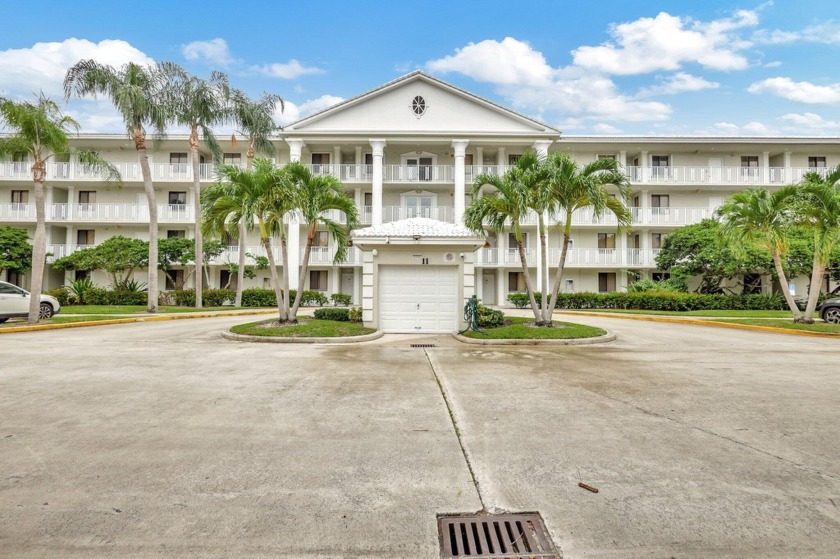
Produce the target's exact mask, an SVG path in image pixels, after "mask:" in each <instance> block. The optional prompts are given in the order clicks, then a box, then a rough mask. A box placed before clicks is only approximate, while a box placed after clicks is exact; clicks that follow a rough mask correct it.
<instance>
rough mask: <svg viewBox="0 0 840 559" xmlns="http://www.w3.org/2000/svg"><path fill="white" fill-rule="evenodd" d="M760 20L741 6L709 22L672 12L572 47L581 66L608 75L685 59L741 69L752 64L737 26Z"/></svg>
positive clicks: (666, 66) (677, 64) (672, 66)
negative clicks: (601, 40) (598, 42)
mask: <svg viewBox="0 0 840 559" xmlns="http://www.w3.org/2000/svg"><path fill="white" fill-rule="evenodd" d="M757 24H758V14H757V12H756V11H750V10H738V11H736V12H735V13H734V14H733V16H732V17H729V18H722V19H717V20H713V21H710V22H701V21H694V20H691V19H690V18H681V17H678V16H672V15H670V14H668V13H666V12H661V13H659V14H658V15H657V16H656V17H654V18H650V17H643V18H640V19H637V20H635V21H631V22H628V23H621V24H618V25H613V26H612V27H611V28H610V35H611V36H612V38H613V41H614V42H607V43H603V44H601V45H599V46H597V47H592V46H582V47H579V48H577V49H575V50H574V51H572V55H573V56H574V63H575V64H576V65H578V66H581V67H584V68H589V69H592V70H597V71H601V72H605V73H607V74H616V75H631V74H644V73H648V72H655V71H659V70H678V69H679V68H681V66H682V64H684V63H697V64H700V65H701V66H704V67H706V68H710V69H713V70H742V69H744V68H746V67H747V66H748V65H749V62H748V61H747V59H746V57H744V56H743V55H741V54H739V51H741V50H744V49H746V48H748V47H749V46H750V45H751V43H750V42H749V41H746V40H744V39H742V38H741V37H740V36H739V34H738V31H739V30H741V29H743V28H746V27H753V26H755V25H757Z"/></svg>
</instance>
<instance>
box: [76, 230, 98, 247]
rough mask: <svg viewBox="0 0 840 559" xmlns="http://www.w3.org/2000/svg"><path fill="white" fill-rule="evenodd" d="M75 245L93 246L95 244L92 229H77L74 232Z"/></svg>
mask: <svg viewBox="0 0 840 559" xmlns="http://www.w3.org/2000/svg"><path fill="white" fill-rule="evenodd" d="M76 244H77V245H79V246H93V245H94V244H96V241H95V236H94V230H93V229H79V230H78V231H76Z"/></svg>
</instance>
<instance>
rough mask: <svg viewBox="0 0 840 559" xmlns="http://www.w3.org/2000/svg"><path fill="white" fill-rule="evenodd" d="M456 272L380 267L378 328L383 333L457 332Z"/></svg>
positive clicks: (451, 269)
mask: <svg viewBox="0 0 840 559" xmlns="http://www.w3.org/2000/svg"><path fill="white" fill-rule="evenodd" d="M457 274H458V268H457V267H455V266H380V267H379V328H380V329H381V330H382V331H384V332H396V333H409V332H428V333H440V332H455V331H456V330H458V313H459V311H460V310H461V306H460V305H459V299H458V275H457Z"/></svg>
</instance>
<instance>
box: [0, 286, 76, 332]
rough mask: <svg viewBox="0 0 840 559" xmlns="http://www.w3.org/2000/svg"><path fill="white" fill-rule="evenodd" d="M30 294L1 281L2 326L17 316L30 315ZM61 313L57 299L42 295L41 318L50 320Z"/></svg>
mask: <svg viewBox="0 0 840 559" xmlns="http://www.w3.org/2000/svg"><path fill="white" fill-rule="evenodd" d="M29 299H30V297H29V292H28V291H26V290H25V289H21V288H20V287H17V286H16V285H12V284H11V283H6V282H5V281H0V324H2V323H3V322H6V321H7V320H9V319H10V318H12V317H15V316H28V315H29ZM60 311H61V305H60V304H59V303H58V300H57V299H56V298H55V297H50V296H49V295H44V294H43V293H42V294H41V318H50V317H51V316H53V315H54V314H58V313H59V312H60Z"/></svg>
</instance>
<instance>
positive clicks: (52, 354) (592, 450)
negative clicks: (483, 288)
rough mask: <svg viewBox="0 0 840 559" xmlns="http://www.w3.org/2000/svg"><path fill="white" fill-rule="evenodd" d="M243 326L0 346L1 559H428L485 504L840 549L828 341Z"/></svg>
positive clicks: (664, 543)
mask: <svg viewBox="0 0 840 559" xmlns="http://www.w3.org/2000/svg"><path fill="white" fill-rule="evenodd" d="M562 319H563V320H568V319H569V317H566V316H564V317H562ZM249 320H253V319H250V318H243V317H237V318H234V317H223V318H222V317H220V318H212V319H206V320H194V321H192V320H191V321H175V322H159V323H143V324H127V325H119V326H113V327H105V328H95V329H82V330H66V331H49V332H37V333H28V334H8V335H5V336H4V337H3V339H2V343H0V556H9V557H44V556H61V557H371V556H373V557H429V558H432V557H437V556H438V553H439V551H438V544H437V533H436V523H435V515H436V514H438V513H444V512H469V511H476V510H478V509H480V508H481V507H482V502H483V504H484V505H485V506H486V507H487V508H488V509H493V510H516V511H539V512H541V513H542V515H543V517H544V518H545V520H546V524H547V526H548V528H549V530H550V531H551V534H552V537H553V538H554V541H555V542H556V543H557V545H558V547H559V548H560V549H561V551H562V553H563V556H564V557H566V558H576V557H616V558H617V557H671V556H674V557H680V558H685V557H689V558H691V557H697V558H699V557H733V558H734V557H790V556H799V557H836V550H837V549H840V463H838V460H837V456H840V433H838V429H837V425H838V420H840V374H838V372H837V371H838V355H840V347H838V345H837V342H836V341H835V340H829V339H819V338H815V339H810V338H794V337H791V336H783V335H772V334H764V333H752V332H741V331H731V330H717V329H711V328H709V329H706V328H697V327H695V326H690V325H678V324H673V325H672V324H660V323H646V322H637V321H625V320H620V319H609V318H594V317H583V316H581V317H580V318H579V319H578V320H577V321H578V322H584V323H587V324H593V325H599V326H603V327H606V328H608V329H610V330H612V331H614V332H616V333H617V334H618V335H619V340H618V341H617V342H614V343H611V344H608V345H604V346H593V347H574V348H551V349H549V348H538V349H537V348H513V349H508V348H476V347H472V346H470V347H467V346H463V345H461V344H459V343H458V342H455V341H454V340H452V338H450V337H448V336H432V337H419V336H385V337H384V338H381V339H380V340H377V341H374V342H369V343H366V344H361V345H352V346H316V347H313V346H294V347H289V346H275V345H264V344H244V343H234V342H225V341H223V340H221V339H220V337H219V331H220V330H222V329H223V328H227V327H229V326H230V325H232V324H236V323H240V322H247V321H249ZM411 343H430V344H435V345H436V347H434V348H428V349H417V348H412V347H410V344H411ZM438 383H440V386H439V384H438ZM441 387H442V388H443V390H444V391H445V393H446V395H447V397H448V399H449V401H450V403H451V405H452V412H453V413H452V416H453V417H454V420H455V421H456V422H457V424H458V428H459V432H460V441H459V438H458V436H457V435H456V431H455V428H454V427H453V422H452V417H450V413H449V410H448V409H447V406H446V404H445V402H444V398H443V396H442V394H441ZM459 443H460V444H459ZM462 445H463V450H462ZM464 450H465V451H466V458H465V454H464ZM470 468H471V469H472V471H473V472H474V474H475V478H476V480H477V481H478V484H477V486H476V484H474V482H473V477H472V476H471V472H470ZM578 471H579V472H580V478H578ZM579 479H580V480H582V481H584V482H586V483H588V484H590V485H593V486H595V487H598V488H599V490H600V492H599V493H598V494H593V493H589V492H587V491H584V490H583V489H580V488H579V487H578V486H577V483H578V481H579Z"/></svg>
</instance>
